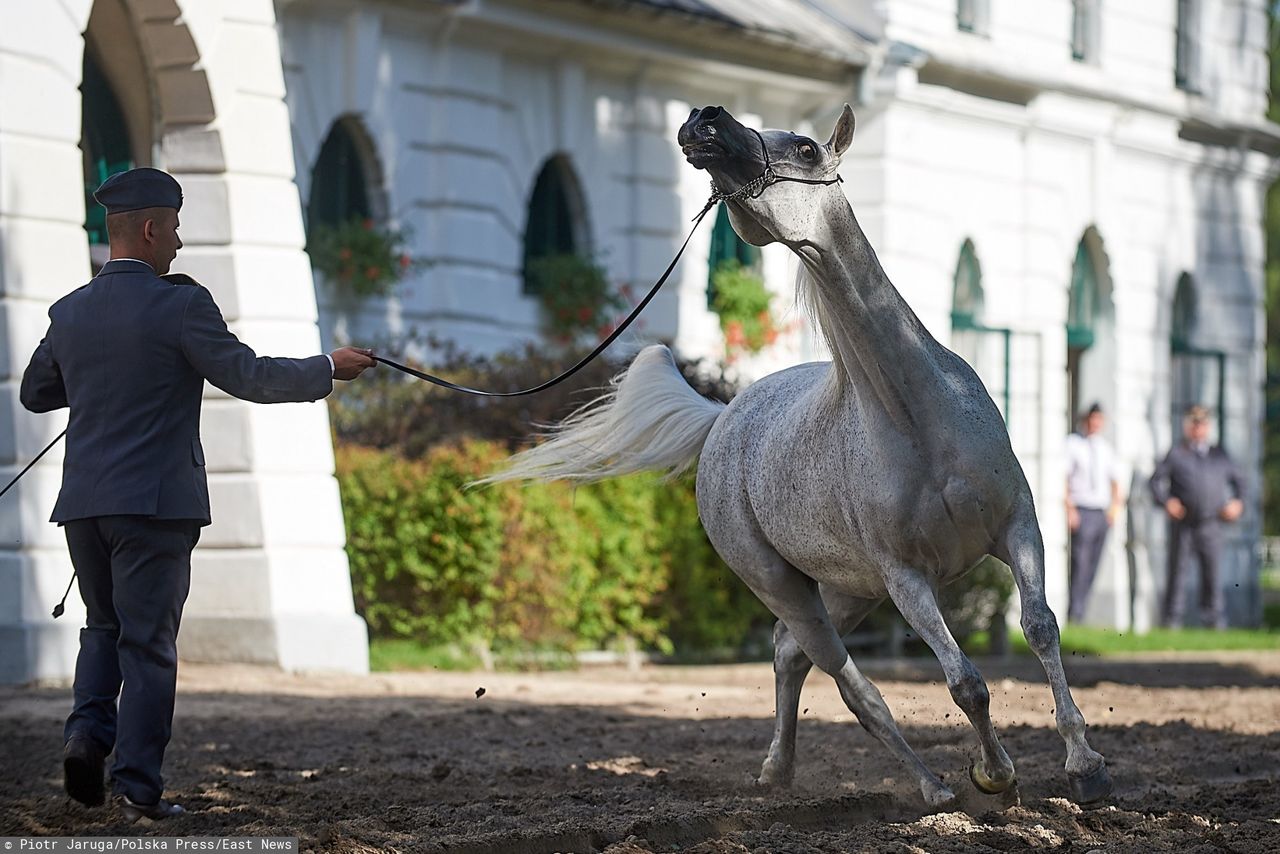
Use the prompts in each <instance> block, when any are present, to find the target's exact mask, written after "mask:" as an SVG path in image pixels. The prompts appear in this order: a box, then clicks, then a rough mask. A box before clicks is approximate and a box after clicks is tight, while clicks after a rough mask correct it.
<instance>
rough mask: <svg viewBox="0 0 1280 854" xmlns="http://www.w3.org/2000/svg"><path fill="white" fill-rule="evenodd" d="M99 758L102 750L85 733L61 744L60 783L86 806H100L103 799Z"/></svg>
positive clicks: (104, 793)
mask: <svg viewBox="0 0 1280 854" xmlns="http://www.w3.org/2000/svg"><path fill="white" fill-rule="evenodd" d="M102 760H103V756H102V751H101V750H99V749H98V746H97V745H96V744H94V743H93V740H92V739H91V738H89V737H88V736H83V735H73V736H71V738H69V739H67V743H66V744H65V745H64V746H63V748H62V785H63V786H64V787H65V788H66V790H67V794H68V795H70V796H71V797H73V798H75V799H76V800H77V801H79V802H80V803H82V804H84V805H85V806H89V807H96V806H101V805H102V803H103V802H104V801H105V800H106V789H105V787H104V786H103V785H102Z"/></svg>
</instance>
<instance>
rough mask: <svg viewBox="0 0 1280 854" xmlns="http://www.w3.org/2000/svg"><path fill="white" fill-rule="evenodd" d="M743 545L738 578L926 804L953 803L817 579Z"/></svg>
mask: <svg viewBox="0 0 1280 854" xmlns="http://www.w3.org/2000/svg"><path fill="white" fill-rule="evenodd" d="M743 545H744V544H741V543H740V544H739V548H736V549H735V550H734V552H733V556H734V559H733V560H730V561H729V565H730V566H732V567H733V568H734V571H735V572H737V574H738V576H739V577H740V578H742V580H743V581H745V582H746V583H747V585H748V586H749V587H750V588H751V589H752V591H753V592H754V593H755V594H756V595H757V596H759V597H760V600H761V601H762V602H764V604H765V605H766V606H768V608H769V610H771V611H773V613H774V614H775V615H776V616H777V617H778V619H780V620H782V622H784V623H785V624H786V626H787V629H788V631H789V632H790V633H791V636H792V637H794V638H795V641H796V643H797V644H798V645H799V647H800V649H801V651H803V652H804V654H805V655H806V656H807V657H808V658H809V660H810V661H812V662H813V663H814V664H816V665H817V666H818V669H820V670H822V671H823V672H824V673H827V674H829V675H831V676H832V677H833V678H834V679H835V680H836V685H837V686H838V687H839V689H840V696H841V698H843V699H844V702H845V705H846V706H848V707H849V710H850V711H851V712H853V713H854V715H856V716H857V718H858V722H859V723H861V724H862V726H863V727H865V728H866V730H867V732H869V733H871V734H872V735H873V736H875V737H876V738H877V739H879V741H880V742H881V743H882V744H883V745H884V746H885V747H887V748H889V751H890V752H891V753H892V754H893V755H894V756H896V757H897V758H898V761H900V762H901V763H902V764H903V765H905V766H906V767H907V768H908V769H909V770H910V771H911V772H912V773H913V774H914V775H915V777H916V780H917V782H918V783H919V785H920V792H921V794H923V795H924V799H925V802H926V803H928V804H929V805H930V806H932V807H939V806H942V805H944V804H947V803H950V802H951V801H953V800H954V799H955V795H954V794H953V793H952V792H951V790H950V789H948V788H947V787H946V786H945V785H943V783H942V781H941V780H940V779H938V777H937V775H936V774H934V773H933V772H932V771H930V770H929V768H928V767H927V766H926V765H925V764H924V762H922V761H921V760H920V757H919V756H917V755H916V754H915V751H913V750H912V749H911V747H910V745H908V744H907V742H906V739H904V738H903V737H902V733H901V732H899V730H898V725H897V724H896V723H895V722H894V720H893V715H892V714H891V713H890V712H889V707H888V706H886V705H885V702H884V698H883V697H881V696H880V692H879V691H878V690H876V686H875V685H872V684H871V681H870V680H868V679H867V677H865V676H863V675H862V671H860V670H858V668H857V666H856V665H855V664H854V663H853V659H852V658H850V657H849V652H848V650H846V649H845V648H844V641H842V640H841V639H840V633H839V632H837V631H836V628H835V626H833V625H832V624H831V619H830V617H829V616H828V615H827V609H826V607H825V606H824V605H823V604H822V596H821V595H820V594H819V593H818V585H817V583H816V582H814V581H813V579H811V578H809V577H808V576H806V575H804V574H803V573H801V572H800V571H799V570H797V569H796V568H795V567H793V566H791V565H790V564H788V563H787V562H786V561H784V560H783V559H782V557H781V556H780V555H778V553H777V552H775V551H773V549H772V548H770V547H769V546H768V545H767V544H763V543H758V544H752V545H754V548H750V547H747V548H743V547H742V546H743ZM751 552H754V554H753V555H752V557H751V559H750V560H751V565H749V566H744V563H745V561H744V560H739V559H738V558H740V557H745V554H747V553H751Z"/></svg>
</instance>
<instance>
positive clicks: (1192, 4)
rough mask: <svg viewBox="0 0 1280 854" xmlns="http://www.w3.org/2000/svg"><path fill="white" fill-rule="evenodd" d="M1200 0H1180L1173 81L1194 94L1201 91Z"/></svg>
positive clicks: (1180, 87)
mask: <svg viewBox="0 0 1280 854" xmlns="http://www.w3.org/2000/svg"><path fill="white" fill-rule="evenodd" d="M1200 18H1201V9H1200V0H1178V23H1177V28H1176V30H1175V39H1176V40H1175V42H1174V61H1173V82H1174V84H1175V85H1176V86H1177V87H1178V88H1179V89H1183V90H1186V91H1187V92H1191V93H1193V94H1195V93H1198V92H1199V91H1200Z"/></svg>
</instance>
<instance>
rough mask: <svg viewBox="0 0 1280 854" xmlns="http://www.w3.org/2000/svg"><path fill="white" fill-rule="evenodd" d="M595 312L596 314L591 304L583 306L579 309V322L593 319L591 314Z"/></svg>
mask: <svg viewBox="0 0 1280 854" xmlns="http://www.w3.org/2000/svg"><path fill="white" fill-rule="evenodd" d="M593 314H595V312H594V311H592V310H591V307H590V306H585V305H584V306H582V307H581V308H579V309H578V322H579V323H586V322H587V321H589V320H591V315H593Z"/></svg>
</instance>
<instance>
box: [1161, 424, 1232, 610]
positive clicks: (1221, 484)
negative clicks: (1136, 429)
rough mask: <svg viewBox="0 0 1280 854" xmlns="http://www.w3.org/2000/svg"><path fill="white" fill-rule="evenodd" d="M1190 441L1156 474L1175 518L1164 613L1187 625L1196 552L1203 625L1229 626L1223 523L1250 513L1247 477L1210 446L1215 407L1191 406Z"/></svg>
mask: <svg viewBox="0 0 1280 854" xmlns="http://www.w3.org/2000/svg"><path fill="white" fill-rule="evenodd" d="M1182 430H1183V436H1184V439H1183V441H1182V442H1180V443H1179V444H1177V445H1175V446H1174V447H1173V448H1172V449H1171V450H1170V451H1169V453H1168V455H1166V456H1165V458H1164V460H1163V461H1161V463H1160V465H1158V466H1156V470H1155V473H1154V474H1152V475H1151V494H1152V496H1153V497H1154V498H1155V500H1156V502H1157V503H1158V504H1160V505H1161V506H1163V507H1164V510H1165V513H1166V514H1167V515H1168V516H1169V519H1170V526H1169V530H1170V536H1169V586H1168V588H1167V589H1166V590H1165V598H1164V608H1163V613H1162V614H1161V618H1162V622H1163V624H1164V625H1166V626H1169V627H1172V628H1178V627H1180V626H1181V625H1182V612H1183V596H1182V580H1183V579H1184V578H1185V577H1186V572H1187V562H1188V560H1189V559H1190V558H1191V556H1192V552H1195V556H1196V557H1198V558H1199V559H1200V624H1201V625H1202V626H1205V627H1210V626H1212V627H1213V628H1217V629H1225V628H1226V627H1227V608H1226V596H1225V593H1224V591H1223V589H1222V578H1221V576H1220V574H1219V571H1218V566H1219V562H1220V558H1221V555H1222V524H1221V523H1222V522H1234V521H1235V520H1237V519H1239V518H1240V514H1241V513H1243V512H1244V478H1242V477H1241V476H1240V470H1239V469H1238V468H1236V464H1235V463H1234V462H1232V460H1231V457H1229V456H1227V452H1226V451H1224V450H1223V449H1222V448H1221V447H1219V446H1218V445H1210V444H1209V411H1208V410H1207V409H1205V408H1204V407H1203V406H1192V407H1190V408H1188V409H1187V412H1186V416H1185V418H1184V419H1183V422H1182Z"/></svg>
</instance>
